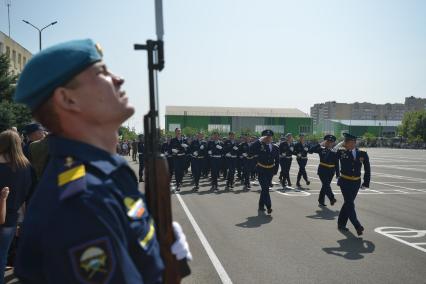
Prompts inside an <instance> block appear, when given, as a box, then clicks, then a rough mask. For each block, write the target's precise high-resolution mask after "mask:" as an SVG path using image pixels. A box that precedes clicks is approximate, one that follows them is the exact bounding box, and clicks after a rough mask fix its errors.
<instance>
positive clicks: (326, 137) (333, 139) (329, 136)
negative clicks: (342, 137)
mask: <svg viewBox="0 0 426 284" xmlns="http://www.w3.org/2000/svg"><path fill="white" fill-rule="evenodd" d="M324 140H327V141H331V142H335V141H336V136H334V135H331V134H327V135H325V136H324Z"/></svg>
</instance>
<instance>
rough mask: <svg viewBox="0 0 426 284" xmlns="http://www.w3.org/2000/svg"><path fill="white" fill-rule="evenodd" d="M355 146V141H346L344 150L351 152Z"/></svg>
mask: <svg viewBox="0 0 426 284" xmlns="http://www.w3.org/2000/svg"><path fill="white" fill-rule="evenodd" d="M355 146H356V141H354V140H347V141H345V147H346V149H348V150H353V149H354V148H355Z"/></svg>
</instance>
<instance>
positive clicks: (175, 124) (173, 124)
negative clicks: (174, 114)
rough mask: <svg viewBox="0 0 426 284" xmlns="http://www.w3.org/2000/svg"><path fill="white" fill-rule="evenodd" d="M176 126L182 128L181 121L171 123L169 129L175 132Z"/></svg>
mask: <svg viewBox="0 0 426 284" xmlns="http://www.w3.org/2000/svg"><path fill="white" fill-rule="evenodd" d="M176 128H180V124H179V123H170V124H169V131H172V132H174V131H175V129H176Z"/></svg>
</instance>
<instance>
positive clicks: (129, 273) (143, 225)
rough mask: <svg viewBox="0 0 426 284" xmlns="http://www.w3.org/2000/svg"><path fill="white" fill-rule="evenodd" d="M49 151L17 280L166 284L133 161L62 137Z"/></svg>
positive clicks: (24, 233)
mask: <svg viewBox="0 0 426 284" xmlns="http://www.w3.org/2000/svg"><path fill="white" fill-rule="evenodd" d="M49 149H50V160H49V163H48V165H47V168H46V171H45V174H44V175H43V177H42V179H41V180H40V182H39V184H38V187H37V189H36V191H35V194H34V196H33V199H32V200H31V202H30V204H29V207H28V211H27V212H26V216H25V220H24V224H23V231H22V235H21V237H20V241H19V248H18V255H17V262H16V266H15V274H16V275H17V276H18V277H19V278H20V279H21V280H22V282H23V283H61V284H62V283H129V284H130V283H160V282H161V281H162V271H163V269H164V264H163V261H162V259H161V257H160V249H159V244H158V242H157V240H156V236H155V227H154V224H153V221H152V220H151V217H150V215H149V213H148V211H147V209H146V207H145V202H144V196H143V195H142V194H141V193H140V192H139V191H138V183H137V179H136V176H135V174H134V172H133V171H132V169H130V167H129V166H128V165H127V162H126V161H125V160H124V159H123V158H122V157H120V156H119V155H111V154H109V153H107V152H105V151H103V150H101V149H99V148H96V147H94V146H91V145H88V144H85V143H81V142H77V141H73V140H68V139H64V138H59V137H56V136H52V137H50V138H49Z"/></svg>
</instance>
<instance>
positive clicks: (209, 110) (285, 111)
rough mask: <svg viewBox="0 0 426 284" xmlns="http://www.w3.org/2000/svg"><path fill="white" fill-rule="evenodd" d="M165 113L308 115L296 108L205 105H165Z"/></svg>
mask: <svg viewBox="0 0 426 284" xmlns="http://www.w3.org/2000/svg"><path fill="white" fill-rule="evenodd" d="M166 115H191V116H246V117H309V115H308V114H306V113H304V112H303V111H301V110H299V109H297V108H245V107H244V108H243V107H207V106H166Z"/></svg>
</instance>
